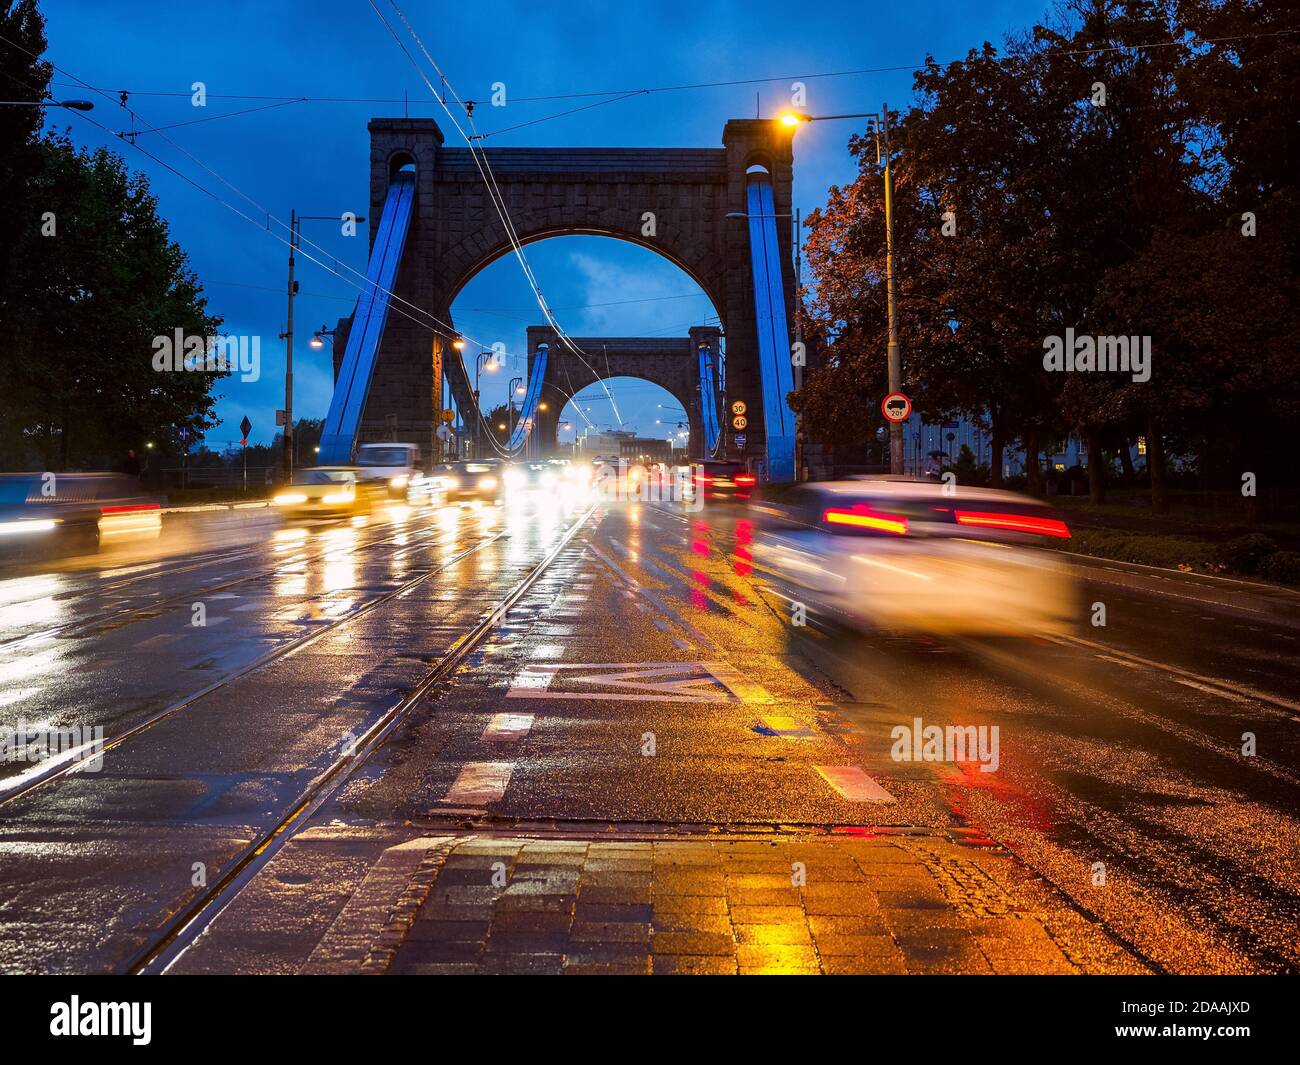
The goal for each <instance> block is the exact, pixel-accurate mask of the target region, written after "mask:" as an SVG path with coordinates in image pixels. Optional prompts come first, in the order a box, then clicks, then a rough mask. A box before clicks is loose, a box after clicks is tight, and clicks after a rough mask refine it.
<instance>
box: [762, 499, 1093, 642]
mask: <svg viewBox="0 0 1300 1065" xmlns="http://www.w3.org/2000/svg"><path fill="white" fill-rule="evenodd" d="M766 495H767V498H765V500H764V501H763V502H761V503H759V504H756V505H755V506H754V507H753V508H752V509H753V511H754V513H755V518H756V530H757V532H758V535H756V536H755V538H754V548H753V550H754V561H755V563H756V564H757V565H758V566H761V567H763V568H764V569H765V570H766V571H767V572H768V574H769V575H770V576H772V577H773V578H774V579H775V582H776V590H777V591H778V592H780V593H781V594H782V595H785V596H786V597H787V598H789V599H791V601H793V602H798V603H802V604H804V605H805V606H806V608H807V610H808V611H809V612H817V613H821V614H823V615H826V616H829V617H831V618H834V619H837V620H839V621H841V622H845V623H848V624H850V625H854V626H858V627H869V628H883V629H895V630H902V631H917V632H930V633H962V634H971V635H997V634H1007V635H1011V634H1014V635H1029V634H1035V633H1062V632H1068V631H1071V630H1072V629H1073V627H1074V622H1075V619H1076V618H1077V617H1078V616H1079V614H1078V609H1079V600H1078V595H1077V593H1076V591H1075V586H1074V581H1073V578H1072V577H1071V575H1070V572H1069V570H1068V568H1067V566H1066V565H1065V564H1064V563H1063V561H1062V560H1061V558H1060V557H1059V555H1058V554H1057V553H1056V552H1052V551H1047V550H1043V548H1044V546H1045V545H1050V544H1052V543H1059V541H1060V540H1062V539H1068V538H1069V535H1070V531H1069V529H1068V527H1067V526H1066V524H1065V522H1064V521H1062V520H1061V518H1060V517H1059V516H1058V515H1057V514H1056V513H1055V512H1054V511H1052V510H1051V509H1050V508H1048V507H1047V506H1045V505H1044V504H1042V503H1040V502H1038V501H1037V500H1035V499H1030V498H1028V497H1026V496H1022V495H1018V494H1016V493H1014V492H1005V491H1000V490H996V489H988V488H964V487H959V486H952V487H948V486H946V485H940V484H935V483H932V482H928V481H911V480H895V479H871V478H864V479H862V480H853V481H827V482H820V483H817V482H814V483H809V484H799V485H786V486H780V487H779V488H777V489H774V490H772V491H770V492H768V493H766Z"/></svg>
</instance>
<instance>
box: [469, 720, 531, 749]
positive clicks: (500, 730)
mask: <svg viewBox="0 0 1300 1065" xmlns="http://www.w3.org/2000/svg"><path fill="white" fill-rule="evenodd" d="M532 727H533V715H532V714H493V715H492V720H491V721H489V722H488V725H487V728H485V729H484V730H483V735H482V737H481V739H483V740H484V741H485V742H487V743H509V742H512V741H514V740H522V739H523V738H524V737H525V736H527V735H528V730H529V729H531V728H532Z"/></svg>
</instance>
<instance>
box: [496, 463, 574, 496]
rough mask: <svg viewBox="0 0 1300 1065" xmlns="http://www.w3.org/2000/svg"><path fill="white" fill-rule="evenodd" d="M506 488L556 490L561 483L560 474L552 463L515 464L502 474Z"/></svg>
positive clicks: (506, 468) (507, 467) (505, 469)
mask: <svg viewBox="0 0 1300 1065" xmlns="http://www.w3.org/2000/svg"><path fill="white" fill-rule="evenodd" d="M502 477H503V479H504V481H505V486H506V487H507V488H509V489H512V490H518V489H521V488H554V487H555V486H556V485H557V484H558V483H559V480H560V478H559V473H558V471H557V470H556V468H555V467H554V466H553V465H552V464H551V463H550V462H546V461H543V460H541V459H538V460H536V461H533V462H514V463H511V464H510V465H508V466H506V467H505V468H504V470H503V472H502Z"/></svg>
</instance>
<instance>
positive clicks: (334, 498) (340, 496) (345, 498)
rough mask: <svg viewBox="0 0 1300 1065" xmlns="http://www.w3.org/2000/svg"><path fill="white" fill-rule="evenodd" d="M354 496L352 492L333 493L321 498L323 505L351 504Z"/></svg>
mask: <svg viewBox="0 0 1300 1065" xmlns="http://www.w3.org/2000/svg"><path fill="white" fill-rule="evenodd" d="M353 498H354V496H353V493H351V492H331V493H330V494H329V495H327V496H323V497H321V502H322V503H351V502H352V500H353Z"/></svg>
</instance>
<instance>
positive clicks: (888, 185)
mask: <svg viewBox="0 0 1300 1065" xmlns="http://www.w3.org/2000/svg"><path fill="white" fill-rule="evenodd" d="M840 118H869V119H871V131H872V133H874V134H875V138H876V163H877V165H879V164H880V163H881V161H882V159H883V162H884V164H885V166H884V178H885V303H886V316H887V318H888V323H889V341H888V344H887V347H886V362H887V366H888V374H889V391H890V392H898V391H900V390H901V389H902V387H903V355H902V352H901V350H900V349H899V346H898V317H897V314H896V313H895V308H894V181H893V176H892V174H891V171H890V150H889V105H888V104H883V105H882V109H881V111H880V113H879V114H869V113H867V112H859V113H856V114H849V115H807V114H804V113H802V112H800V111H787V112H785V113H784V114H782V115H781V116H780V118H778V119H777V122H778V123H779V124H780V125H782V126H784V127H785V128H787V129H789V130H790V131H791V133H792V134H793V131H794V130H795V129H796V128H797V127H799V126H800V125H803V124H804V123H805V122H829V121H832V120H834V119H840ZM889 472H890V473H892V474H895V475H898V474H901V473H902V472H903V423H902V422H890V423H889Z"/></svg>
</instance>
